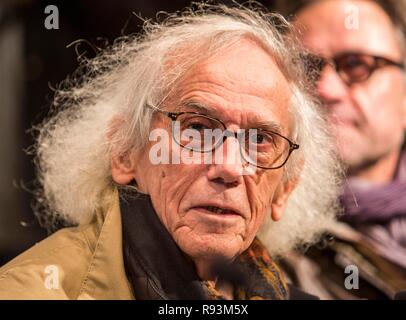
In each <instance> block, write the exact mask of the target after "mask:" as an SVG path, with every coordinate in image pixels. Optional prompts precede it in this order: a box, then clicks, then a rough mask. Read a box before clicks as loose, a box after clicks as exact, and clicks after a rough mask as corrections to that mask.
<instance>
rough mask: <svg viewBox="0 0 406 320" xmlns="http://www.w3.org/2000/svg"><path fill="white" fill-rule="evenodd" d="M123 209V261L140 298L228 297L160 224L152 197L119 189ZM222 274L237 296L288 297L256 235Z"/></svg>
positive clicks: (134, 289) (275, 269)
mask: <svg viewBox="0 0 406 320" xmlns="http://www.w3.org/2000/svg"><path fill="white" fill-rule="evenodd" d="M120 211H121V217H122V225H123V251H124V264H125V268H126V273H127V276H128V278H129V280H130V283H131V285H132V288H133V292H134V296H135V298H136V299H171V300H172V299H173V300H178V299H179V300H180V299H186V300H202V299H203V300H207V299H214V300H217V299H224V297H223V296H222V295H221V294H220V293H219V292H218V291H217V290H216V289H215V288H214V287H213V286H211V285H210V284H209V282H207V281H202V280H200V279H199V278H198V276H197V274H196V271H195V268H194V264H193V262H192V261H191V260H190V259H189V258H188V257H187V256H186V255H185V254H183V252H182V251H181V250H180V249H179V247H178V246H177V244H176V243H175V241H174V240H173V239H172V237H171V235H170V234H169V232H168V231H167V230H166V228H165V227H164V226H163V225H162V223H161V221H160V220H159V218H158V216H157V214H156V212H155V210H154V208H153V206H152V203H151V199H150V197H149V196H148V195H143V194H136V195H131V196H128V195H126V196H124V195H123V192H122V191H120ZM220 269H223V270H222V271H221V270H220ZM223 271H225V272H223ZM218 274H221V275H222V276H220V277H222V278H224V279H225V280H226V281H231V282H232V283H233V284H234V299H241V300H244V299H247V300H248V299H272V300H273V299H287V298H288V289H287V285H286V283H285V282H284V280H283V276H282V275H281V272H280V271H279V268H278V267H277V265H276V264H275V263H274V262H273V261H272V260H271V259H270V257H269V255H268V253H267V251H266V250H265V248H264V247H263V246H262V244H261V243H260V242H259V240H257V239H255V240H254V242H253V243H252V245H251V246H250V247H249V248H248V250H246V251H245V252H244V253H243V254H241V255H240V256H239V257H238V258H237V259H236V260H235V261H234V262H233V263H232V264H229V265H223V268H219V272H218ZM223 276H224V277H223Z"/></svg>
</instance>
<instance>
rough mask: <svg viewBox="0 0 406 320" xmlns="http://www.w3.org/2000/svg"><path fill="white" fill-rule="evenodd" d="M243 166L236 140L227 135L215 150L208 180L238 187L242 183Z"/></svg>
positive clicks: (238, 144)
mask: <svg viewBox="0 0 406 320" xmlns="http://www.w3.org/2000/svg"><path fill="white" fill-rule="evenodd" d="M244 165H245V162H244V159H242V157H241V152H240V143H239V141H238V139H237V138H236V137H234V136H232V135H231V136H230V135H227V136H225V137H224V142H223V143H222V144H221V146H220V147H219V148H217V149H216V150H215V154H214V163H213V164H211V165H210V168H209V171H208V178H209V180H211V181H217V182H221V183H224V184H233V185H238V184H240V183H241V181H242V175H243V170H244Z"/></svg>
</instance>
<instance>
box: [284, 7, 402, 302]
mask: <svg viewBox="0 0 406 320" xmlns="http://www.w3.org/2000/svg"><path fill="white" fill-rule="evenodd" d="M281 5H283V6H285V12H286V13H289V14H294V17H295V24H296V26H297V27H298V29H299V34H300V38H301V39H302V41H303V44H304V45H305V46H306V48H307V49H309V50H310V51H311V52H312V53H314V54H316V55H318V56H319V57H321V60H319V62H321V63H320V64H319V65H320V66H321V71H322V72H321V74H320V79H319V82H318V86H317V93H318V96H319V97H320V100H321V102H322V104H323V105H324V108H325V110H326V112H327V113H328V115H329V119H330V123H331V127H332V128H333V131H334V134H335V136H336V139H337V149H338V152H339V155H340V157H341V159H342V160H343V162H344V163H345V165H346V167H347V174H348V180H347V183H346V185H345V189H344V192H343V194H342V196H341V203H342V205H343V208H344V215H343V216H342V221H343V222H344V223H345V224H337V225H336V226H335V227H334V228H332V229H330V231H331V233H332V234H333V236H334V237H335V238H336V240H335V241H333V242H332V243H330V245H328V246H327V248H325V249H324V250H321V251H320V250H317V249H316V250H310V252H309V253H308V255H307V257H309V258H311V259H312V260H310V261H307V260H306V259H304V258H303V257H302V258H299V257H296V258H293V257H292V258H291V259H290V261H289V264H290V265H291V266H292V269H291V270H292V271H293V270H294V272H292V274H293V276H292V279H295V281H296V282H297V283H298V284H299V285H300V286H302V287H303V288H306V289H307V290H308V291H309V292H313V293H316V294H318V295H319V296H320V297H322V298H355V297H363V298H384V297H389V298H392V297H393V295H394V294H395V293H396V292H397V291H401V290H405V289H406V154H405V151H404V132H405V128H406V85H405V83H406V80H405V78H406V75H405V60H406V2H405V1H403V0H402V1H399V0H394V1H388V0H385V1H380V0H379V1H378V0H376V1H367V0H353V1H340V0H325V1H317V0H316V1H283V2H281ZM286 6H287V7H289V8H286ZM314 263H315V264H314ZM304 270H310V272H307V271H304ZM358 277H359V279H358Z"/></svg>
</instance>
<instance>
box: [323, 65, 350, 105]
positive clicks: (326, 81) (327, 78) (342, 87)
mask: <svg viewBox="0 0 406 320" xmlns="http://www.w3.org/2000/svg"><path fill="white" fill-rule="evenodd" d="M317 93H318V95H319V98H320V100H321V101H322V102H323V103H324V104H325V105H327V106H332V105H335V104H339V103H340V102H342V101H343V100H345V97H346V96H347V95H348V86H347V84H346V83H345V82H344V81H343V79H341V77H340V76H339V74H338V73H337V71H336V70H335V69H334V68H333V67H332V66H330V65H327V66H326V67H325V68H324V70H323V71H322V73H321V77H320V80H319V82H318V84H317Z"/></svg>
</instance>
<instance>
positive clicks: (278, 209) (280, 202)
mask: <svg viewBox="0 0 406 320" xmlns="http://www.w3.org/2000/svg"><path fill="white" fill-rule="evenodd" d="M298 182H299V178H298V177H297V178H292V179H290V180H288V181H282V182H281V183H280V184H279V186H278V188H277V189H276V191H275V195H274V197H273V199H272V203H271V212H272V215H271V217H272V220H274V221H278V220H280V219H281V218H282V214H283V212H284V211H285V208H286V204H287V203H288V198H289V195H290V194H291V193H292V191H293V190H294V189H295V187H296V185H297V183H298Z"/></svg>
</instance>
